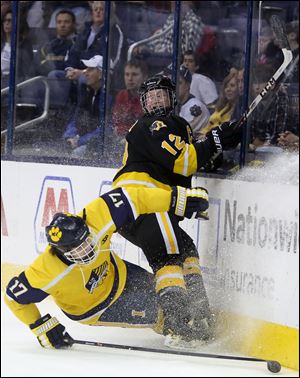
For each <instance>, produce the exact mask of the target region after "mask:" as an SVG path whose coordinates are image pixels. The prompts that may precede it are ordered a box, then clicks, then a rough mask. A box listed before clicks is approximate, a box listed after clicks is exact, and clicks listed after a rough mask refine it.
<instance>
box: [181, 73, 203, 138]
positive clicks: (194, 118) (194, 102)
mask: <svg viewBox="0 0 300 378" xmlns="http://www.w3.org/2000/svg"><path fill="white" fill-rule="evenodd" d="M191 82H192V74H191V72H190V71H189V70H188V69H187V68H186V67H184V66H181V67H180V69H179V88H178V96H177V99H178V103H179V106H180V112H179V116H180V117H182V118H184V119H185V120H186V121H188V122H189V124H190V125H191V127H192V130H193V134H194V137H195V138H197V137H198V134H199V132H200V130H201V128H202V127H204V126H205V125H206V123H207V121H208V119H209V117H210V113H209V110H208V109H207V107H206V105H205V104H204V103H203V102H201V101H200V100H199V99H197V98H196V97H195V96H194V95H192V94H191V93H190V88H191Z"/></svg>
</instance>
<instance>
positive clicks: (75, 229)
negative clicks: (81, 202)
mask: <svg viewBox="0 0 300 378" xmlns="http://www.w3.org/2000/svg"><path fill="white" fill-rule="evenodd" d="M45 230H46V237H47V240H48V243H49V244H50V245H51V246H52V247H54V250H55V251H56V252H58V253H60V254H62V255H63V256H64V257H66V258H67V259H68V260H69V261H71V262H75V263H78V264H87V263H90V262H91V261H93V260H94V259H95V258H96V255H95V247H96V244H97V242H95V235H94V233H91V231H90V229H89V227H88V226H87V224H86V222H85V212H84V217H83V218H81V217H79V216H76V215H72V214H69V213H57V214H55V215H54V217H53V219H52V221H51V223H50V224H49V226H46V228H45Z"/></svg>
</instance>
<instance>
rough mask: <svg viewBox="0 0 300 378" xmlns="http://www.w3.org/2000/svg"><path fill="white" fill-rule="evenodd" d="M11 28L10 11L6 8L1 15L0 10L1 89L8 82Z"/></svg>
mask: <svg viewBox="0 0 300 378" xmlns="http://www.w3.org/2000/svg"><path fill="white" fill-rule="evenodd" d="M11 28H12V13H11V10H10V9H9V8H8V9H7V10H6V11H5V10H3V13H2V8H1V89H2V88H5V87H7V86H8V81H9V69H10V55H11V48H10V39H11Z"/></svg>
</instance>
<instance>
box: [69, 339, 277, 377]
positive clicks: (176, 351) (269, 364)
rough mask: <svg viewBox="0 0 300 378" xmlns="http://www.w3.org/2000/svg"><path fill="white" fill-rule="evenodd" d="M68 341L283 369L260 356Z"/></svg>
mask: <svg viewBox="0 0 300 378" xmlns="http://www.w3.org/2000/svg"><path fill="white" fill-rule="evenodd" d="M65 341H66V342H68V343H69V345H70V346H72V345H73V344H80V345H89V346H97V347H102V348H114V349H123V350H134V351H139V352H151V353H160V354H173V355H179V356H188V357H202V358H219V359H224V360H235V361H254V362H266V363H267V368H268V370H269V371H271V372H272V373H278V372H279V371H280V370H281V365H280V363H279V362H278V361H271V360H263V359H260V358H254V357H241V356H227V355H222V354H209V353H196V352H195V353H193V352H185V351H182V350H180V351H179V350H166V349H159V348H147V347H138V346H130V345H122V344H109V343H100V342H97V341H85V340H75V339H73V338H66V339H65Z"/></svg>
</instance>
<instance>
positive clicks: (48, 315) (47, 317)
mask: <svg viewBox="0 0 300 378" xmlns="http://www.w3.org/2000/svg"><path fill="white" fill-rule="evenodd" d="M49 319H51V316H50V314H47V315H44V316H42V317H41V318H39V319H38V320H36V321H35V322H34V323H32V324H30V325H29V327H30V329H34V328H36V327H39V326H40V325H42V324H44V323H45V322H46V321H47V320H49Z"/></svg>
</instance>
